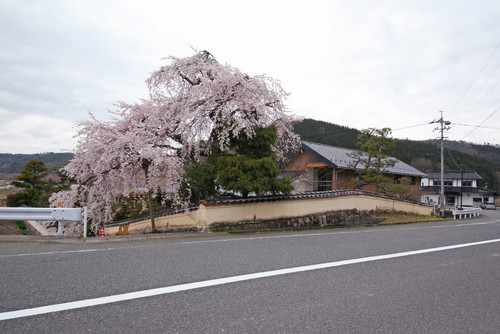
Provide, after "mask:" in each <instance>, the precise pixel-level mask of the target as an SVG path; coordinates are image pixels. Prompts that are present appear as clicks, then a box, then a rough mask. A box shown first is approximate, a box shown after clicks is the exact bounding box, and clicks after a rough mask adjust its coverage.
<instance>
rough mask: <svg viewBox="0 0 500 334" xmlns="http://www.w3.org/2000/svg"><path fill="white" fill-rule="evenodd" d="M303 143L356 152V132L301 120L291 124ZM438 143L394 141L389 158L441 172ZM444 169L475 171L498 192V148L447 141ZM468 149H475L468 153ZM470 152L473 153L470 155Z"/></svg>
mask: <svg viewBox="0 0 500 334" xmlns="http://www.w3.org/2000/svg"><path fill="white" fill-rule="evenodd" d="M294 129H295V132H296V133H297V134H299V135H300V137H301V138H302V140H306V141H313V142H316V143H322V144H327V145H334V146H340V147H346V148H353V149H356V148H357V147H356V141H357V136H358V134H359V133H360V131H359V130H356V129H353V128H348V127H345V126H340V125H336V124H331V123H327V122H323V121H316V120H313V119H304V120H303V121H301V122H298V123H296V124H295V125H294ZM438 145H439V142H434V141H426V142H421V141H415V140H400V139H396V147H395V148H394V150H392V151H391V152H389V155H391V156H393V157H396V158H398V159H399V160H401V161H404V162H406V163H407V164H410V165H412V166H413V167H415V168H417V169H419V170H422V171H425V170H439V169H440V148H439V146H438ZM445 147H446V148H445V157H444V163H445V169H452V170H459V169H472V170H475V171H476V172H477V173H478V174H479V175H481V177H482V178H483V186H484V185H486V184H487V186H488V188H490V189H495V190H497V191H500V159H499V157H500V148H498V147H495V146H490V145H476V144H470V143H465V142H447V144H446V145H445ZM471 148H472V149H473V150H474V151H473V152H472V151H471ZM471 153H472V154H471Z"/></svg>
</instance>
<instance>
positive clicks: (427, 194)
mask: <svg viewBox="0 0 500 334" xmlns="http://www.w3.org/2000/svg"><path fill="white" fill-rule="evenodd" d="M426 174H427V177H424V178H422V180H421V184H420V190H421V193H422V202H423V203H430V204H435V205H438V204H439V193H440V191H441V172H426ZM482 179H483V178H482V177H481V176H479V174H477V173H476V172H475V171H473V170H464V171H459V170H449V171H445V172H444V195H445V203H444V204H445V205H446V206H448V207H461V206H462V207H479V205H480V204H481V203H484V202H490V203H492V202H494V201H495V196H496V195H497V194H496V193H495V191H494V190H490V189H486V188H480V187H478V182H479V181H480V180H482Z"/></svg>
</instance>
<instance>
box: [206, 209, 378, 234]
mask: <svg viewBox="0 0 500 334" xmlns="http://www.w3.org/2000/svg"><path fill="white" fill-rule="evenodd" d="M373 213H374V212H368V211H358V210H356V209H351V210H342V211H330V212H324V213H320V214H316V215H309V216H304V217H294V218H284V219H272V220H252V221H241V222H237V223H227V222H224V223H213V224H211V225H210V226H209V228H208V229H209V231H210V232H257V231H262V232H266V231H274V230H295V229H315V228H328V227H352V226H364V225H374V224H378V223H382V222H384V221H385V219H384V218H375V217H373Z"/></svg>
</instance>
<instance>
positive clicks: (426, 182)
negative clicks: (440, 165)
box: [421, 177, 477, 188]
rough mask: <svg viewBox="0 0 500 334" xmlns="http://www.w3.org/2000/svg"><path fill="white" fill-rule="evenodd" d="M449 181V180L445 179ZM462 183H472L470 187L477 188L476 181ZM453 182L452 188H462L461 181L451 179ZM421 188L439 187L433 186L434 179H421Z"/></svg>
mask: <svg viewBox="0 0 500 334" xmlns="http://www.w3.org/2000/svg"><path fill="white" fill-rule="evenodd" d="M445 180H449V179H445ZM464 181H472V185H471V187H474V188H477V180H465V179H464ZM452 182H453V185H452V186H453V187H461V186H462V180H461V179H452ZM421 185H422V187H430V186H438V185H440V184H439V183H437V184H434V179H429V178H426V177H425V178H422V181H421Z"/></svg>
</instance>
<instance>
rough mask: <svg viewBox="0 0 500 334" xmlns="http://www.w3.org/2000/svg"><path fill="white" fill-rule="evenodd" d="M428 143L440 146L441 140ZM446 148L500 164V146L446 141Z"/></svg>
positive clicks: (428, 141)
mask: <svg viewBox="0 0 500 334" xmlns="http://www.w3.org/2000/svg"><path fill="white" fill-rule="evenodd" d="M426 142H427V143H431V144H434V145H440V142H439V140H435V139H434V140H427V141H426ZM444 147H445V148H448V149H451V150H456V151H460V152H463V153H467V154H469V155H473V156H475V157H480V158H484V159H487V160H491V161H494V162H498V163H500V146H492V145H479V144H473V143H467V142H464V141H452V140H445V141H444Z"/></svg>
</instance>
